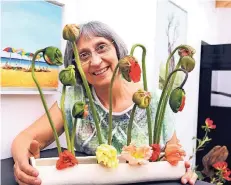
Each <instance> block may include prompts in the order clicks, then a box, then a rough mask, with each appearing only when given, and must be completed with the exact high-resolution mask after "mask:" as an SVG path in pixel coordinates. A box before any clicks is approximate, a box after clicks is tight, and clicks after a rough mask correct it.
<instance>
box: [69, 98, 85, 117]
mask: <svg viewBox="0 0 231 185" xmlns="http://www.w3.org/2000/svg"><path fill="white" fill-rule="evenodd" d="M87 115H88V105H86V104H85V103H84V102H76V103H75V104H74V106H73V108H72V116H73V117H74V118H81V119H83V118H86V117H87Z"/></svg>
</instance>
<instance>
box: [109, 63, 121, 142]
mask: <svg viewBox="0 0 231 185" xmlns="http://www.w3.org/2000/svg"><path fill="white" fill-rule="evenodd" d="M118 68H119V63H118V64H117V65H116V68H115V70H114V71H113V74H112V79H111V83H110V89H109V90H110V94H109V120H108V122H109V123H108V125H109V129H108V144H109V145H111V141H112V87H113V83H114V80H115V75H116V73H117V70H118Z"/></svg>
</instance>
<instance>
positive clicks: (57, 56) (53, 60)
mask: <svg viewBox="0 0 231 185" xmlns="http://www.w3.org/2000/svg"><path fill="white" fill-rule="evenodd" d="M43 58H44V60H45V61H46V63H47V64H49V65H56V66H60V65H63V57H62V53H61V51H60V50H59V49H58V48H56V47H53V46H50V47H47V48H45V49H44V52H43Z"/></svg>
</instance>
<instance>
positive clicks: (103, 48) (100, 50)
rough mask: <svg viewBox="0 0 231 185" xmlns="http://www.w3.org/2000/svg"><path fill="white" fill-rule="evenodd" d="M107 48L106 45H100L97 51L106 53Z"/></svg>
mask: <svg viewBox="0 0 231 185" xmlns="http://www.w3.org/2000/svg"><path fill="white" fill-rule="evenodd" d="M106 48H107V45H106V44H100V45H99V46H98V47H97V49H96V51H98V52H102V51H105V50H106Z"/></svg>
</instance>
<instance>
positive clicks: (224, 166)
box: [213, 161, 228, 171]
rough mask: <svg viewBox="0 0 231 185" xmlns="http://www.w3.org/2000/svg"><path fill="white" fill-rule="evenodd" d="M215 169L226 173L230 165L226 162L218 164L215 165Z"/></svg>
mask: <svg viewBox="0 0 231 185" xmlns="http://www.w3.org/2000/svg"><path fill="white" fill-rule="evenodd" d="M213 167H214V168H215V169H216V170H219V171H225V170H226V169H227V167H228V164H227V162H225V161H222V162H216V163H215V164H213Z"/></svg>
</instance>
